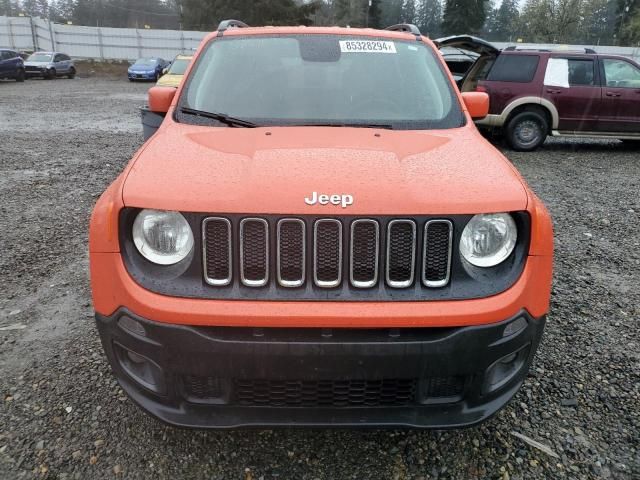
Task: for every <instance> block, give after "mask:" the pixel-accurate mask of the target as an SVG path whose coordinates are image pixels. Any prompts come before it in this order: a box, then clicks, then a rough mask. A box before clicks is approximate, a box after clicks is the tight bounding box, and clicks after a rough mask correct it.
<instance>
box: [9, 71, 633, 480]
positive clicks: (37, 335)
mask: <svg viewBox="0 0 640 480" xmlns="http://www.w3.org/2000/svg"><path fill="white" fill-rule="evenodd" d="M147 88H148V85H142V84H130V83H128V82H126V81H115V80H113V81H107V80H100V79H96V78H92V79H83V78H77V79H75V80H55V81H50V82H49V81H40V80H33V81H28V82H26V83H25V84H15V83H11V82H0V213H1V215H0V248H1V249H2V257H1V261H0V285H1V288H0V478H1V479H14V478H77V479H87V478H91V479H98V478H112V477H114V476H118V477H122V478H158V479H164V478H171V479H173V478H194V479H195V478H198V479H201V478H207V479H243V480H249V479H252V480H258V479H265V480H269V479H294V478H295V479H310V480H314V479H346V478H353V479H366V478H371V479H373V478H376V479H378V478H380V479H427V478H429V479H431V478H434V479H435V478H438V479H444V478H451V479H467V478H469V479H471V478H474V479H475V478H482V479H485V478H494V479H496V478H499V479H508V478H511V479H516V478H520V479H549V478H571V479H573V478H580V479H581V478H615V479H630V478H640V391H639V390H640V386H639V385H640V382H639V380H640V374H639V372H640V368H639V367H640V361H639V360H640V353H639V352H640V341H639V336H638V320H639V317H640V315H639V314H640V310H639V307H638V305H639V304H640V288H638V284H639V283H640V273H639V272H640V234H639V229H638V221H639V218H638V216H639V214H640V200H639V195H638V192H639V191H640V153H639V152H638V150H637V149H636V150H634V149H632V148H629V147H626V146H625V145H623V144H621V143H620V142H616V141H610V142H589V141H581V142H568V141H551V140H550V141H548V142H547V144H546V145H545V147H544V148H543V149H542V150H540V151H539V152H537V153H530V154H523V153H519V154H515V153H513V152H508V155H509V157H510V158H511V159H512V160H513V161H514V163H515V164H516V165H517V167H518V168H519V169H520V171H521V172H522V173H523V174H524V176H525V177H526V179H527V180H528V181H529V183H530V184H531V186H532V187H533V188H534V190H535V191H536V192H537V193H538V194H539V195H540V196H541V197H542V199H543V200H544V201H545V202H546V204H547V205H548V206H549V208H550V210H551V213H552V214H553V217H554V221H555V228H556V247H557V260H556V271H555V281H554V289H553V300H552V312H551V314H550V316H549V322H548V326H547V331H546V333H545V337H544V339H543V344H542V347H541V349H540V351H539V352H538V356H537V359H536V362H535V365H534V366H533V369H532V372H531V375H530V376H529V377H528V379H527V380H526V382H525V385H524V387H523V388H522V390H521V391H520V392H519V393H518V395H517V396H516V398H515V399H514V400H513V401H512V402H511V403H510V405H509V406H508V407H507V408H506V409H504V410H503V411H502V412H501V413H500V414H499V415H498V416H497V417H496V418H494V419H493V420H491V421H489V422H487V423H485V424H483V425H481V426H479V427H477V428H473V429H468V430H460V431H448V432H431V431H427V432H419V431H393V430H384V431H379V430H364V431H349V430H266V431H257V430H243V431H232V432H202V431H185V430H177V429H173V428H170V427H166V426H164V425H161V424H159V423H157V422H156V421H154V420H152V419H150V418H148V417H147V416H146V415H145V414H143V413H142V412H140V411H138V410H137V408H136V407H134V406H133V405H132V404H131V402H129V401H128V400H127V399H126V398H125V396H124V394H123V393H122V391H121V390H120V389H119V387H118V385H117V384H116V382H115V380H114V379H113V377H112V375H111V374H110V371H109V367H108V365H107V363H106V361H105V358H104V356H103V353H102V348H101V346H100V344H99V340H98V336H97V332H96V329H95V327H94V323H93V319H92V308H91V300H90V293H89V280H88V272H87V265H88V262H87V225H88V219H89V214H90V211H91V208H92V205H93V203H94V202H95V200H96V198H97V197H98V196H99V195H100V193H101V192H102V191H103V190H104V189H105V187H106V186H107V185H108V184H109V183H110V182H111V181H112V180H113V179H114V178H115V177H116V175H117V174H118V172H120V171H121V169H122V168H123V167H124V165H125V164H126V162H127V161H128V160H129V158H130V157H131V155H132V154H133V152H134V151H135V150H136V148H137V147H138V146H139V145H140V144H141V143H142V137H141V128H140V123H139V117H138V111H137V107H138V106H139V105H141V104H142V103H143V101H144V95H145V92H146V89H147ZM7 327H9V329H7ZM512 432H517V433H521V434H524V435H526V436H527V437H530V438H533V439H535V440H537V441H539V442H541V443H543V444H545V445H547V446H548V447H549V448H551V450H553V452H555V453H556V454H557V455H558V458H554V457H552V456H550V455H548V454H546V453H544V452H542V451H541V450H539V449H536V448H533V447H531V446H529V445H528V444H526V443H524V442H523V441H522V440H521V439H520V438H518V437H516V436H515V435H513V433H512Z"/></svg>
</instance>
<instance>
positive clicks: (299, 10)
mask: <svg viewBox="0 0 640 480" xmlns="http://www.w3.org/2000/svg"><path fill="white" fill-rule="evenodd" d="M319 6H320V5H319V3H318V2H313V3H308V4H304V5H298V4H296V2H295V1H294V0H183V1H182V2H181V7H182V22H183V24H184V28H185V29H196V30H213V29H215V28H216V27H217V25H218V23H219V22H220V21H221V20H224V19H228V18H235V19H238V20H242V21H244V22H246V23H248V24H250V25H310V24H311V17H312V15H313V14H314V13H315V11H316V10H317V9H318V7H319Z"/></svg>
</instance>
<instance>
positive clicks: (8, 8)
mask: <svg viewBox="0 0 640 480" xmlns="http://www.w3.org/2000/svg"><path fill="white" fill-rule="evenodd" d="M19 12H20V5H18V2H17V0H0V15H6V16H7V17H13V16H15V15H17V14H18V13H19Z"/></svg>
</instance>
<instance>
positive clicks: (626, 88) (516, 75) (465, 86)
mask: <svg viewBox="0 0 640 480" xmlns="http://www.w3.org/2000/svg"><path fill="white" fill-rule="evenodd" d="M437 43H438V44H439V45H440V47H441V48H443V47H449V48H457V49H461V50H464V51H471V52H475V53H476V54H477V55H479V56H478V57H477V60H476V61H475V62H474V63H473V65H472V66H471V68H470V69H469V70H468V71H467V72H466V73H465V74H464V75H463V76H462V77H461V78H460V79H459V80H458V85H459V87H460V90H461V91H463V92H468V91H474V90H475V91H482V92H487V93H488V94H489V97H490V99H491V100H490V107H489V115H488V116H487V117H486V118H484V119H482V120H479V121H478V122H477V124H478V126H479V127H481V128H487V129H502V130H503V131H504V134H505V137H506V140H507V142H508V143H509V145H510V146H511V147H512V148H513V149H515V150H522V151H529V150H534V149H536V148H537V147H538V146H540V145H541V144H542V143H543V142H544V140H545V138H546V137H547V135H553V136H572V137H600V138H603V137H604V138H618V139H622V140H640V65H639V64H638V63H636V62H634V61H633V60H631V59H629V58H626V57H621V56H615V55H604V54H598V53H596V52H595V51H593V50H590V49H585V50H583V51H580V52H576V51H568V50H558V51H549V50H522V49H520V50H519V49H516V47H508V48H506V49H504V50H498V49H497V48H495V47H494V46H493V45H491V44H490V43H488V42H486V41H484V40H482V39H479V38H475V37H471V36H456V37H449V38H444V39H440V40H437ZM445 58H446V57H445Z"/></svg>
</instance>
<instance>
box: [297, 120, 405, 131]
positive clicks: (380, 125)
mask: <svg viewBox="0 0 640 480" xmlns="http://www.w3.org/2000/svg"><path fill="white" fill-rule="evenodd" d="M294 126H296V127H351V128H383V129H386V130H393V125H391V124H389V123H343V122H335V123H321V122H319V123H296V124H295V125H294Z"/></svg>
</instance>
